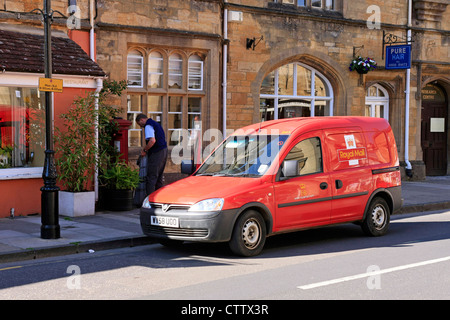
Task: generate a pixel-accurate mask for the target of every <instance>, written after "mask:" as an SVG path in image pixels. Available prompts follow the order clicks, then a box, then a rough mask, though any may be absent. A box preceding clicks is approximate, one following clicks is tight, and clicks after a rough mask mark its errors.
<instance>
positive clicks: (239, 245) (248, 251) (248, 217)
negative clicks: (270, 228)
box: [229, 210, 266, 257]
mask: <svg viewBox="0 0 450 320" xmlns="http://www.w3.org/2000/svg"><path fill="white" fill-rule="evenodd" d="M265 242H266V224H265V222H264V219H263V218H262V217H261V215H260V214H259V213H258V212H257V211H254V210H248V211H246V212H244V213H243V214H242V215H241V216H240V217H239V219H238V220H237V222H236V224H235V226H234V229H233V235H232V236H231V240H230V242H229V246H230V249H231V251H232V252H233V253H235V254H237V255H240V256H245V257H251V256H256V255H258V254H259V253H261V251H262V249H263V247H264V243H265Z"/></svg>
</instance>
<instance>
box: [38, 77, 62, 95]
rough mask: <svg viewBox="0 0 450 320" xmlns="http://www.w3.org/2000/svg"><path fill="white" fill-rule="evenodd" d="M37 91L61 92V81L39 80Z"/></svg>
mask: <svg viewBox="0 0 450 320" xmlns="http://www.w3.org/2000/svg"><path fill="white" fill-rule="evenodd" d="M39 91H50V92H63V80H62V79H51V78H39Z"/></svg>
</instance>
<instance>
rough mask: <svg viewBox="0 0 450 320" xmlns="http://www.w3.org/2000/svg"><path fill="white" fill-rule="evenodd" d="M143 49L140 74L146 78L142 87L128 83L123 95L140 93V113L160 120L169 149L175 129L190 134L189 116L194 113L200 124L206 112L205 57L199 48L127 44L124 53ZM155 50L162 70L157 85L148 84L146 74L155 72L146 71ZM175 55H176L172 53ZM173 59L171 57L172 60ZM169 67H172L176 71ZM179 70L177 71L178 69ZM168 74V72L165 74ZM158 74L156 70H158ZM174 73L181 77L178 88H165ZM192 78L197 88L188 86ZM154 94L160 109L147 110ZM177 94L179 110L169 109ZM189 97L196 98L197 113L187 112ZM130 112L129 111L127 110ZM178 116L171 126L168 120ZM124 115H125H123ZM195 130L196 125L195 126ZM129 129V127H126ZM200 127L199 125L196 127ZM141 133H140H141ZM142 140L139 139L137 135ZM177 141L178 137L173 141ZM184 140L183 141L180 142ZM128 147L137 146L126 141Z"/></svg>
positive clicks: (148, 79)
mask: <svg viewBox="0 0 450 320" xmlns="http://www.w3.org/2000/svg"><path fill="white" fill-rule="evenodd" d="M133 51H137V52H143V61H144V64H143V70H142V71H143V74H144V75H145V74H146V75H147V78H146V79H144V83H143V86H142V87H138V86H128V88H127V95H136V94H139V95H141V96H142V113H144V114H146V115H147V116H149V117H152V118H153V119H154V120H155V121H158V119H157V118H155V115H156V117H158V116H159V117H160V118H159V120H160V121H159V122H160V123H161V125H162V127H163V129H164V131H165V132H166V142H167V143H168V146H169V148H171V147H174V146H175V145H174V142H173V141H171V140H172V139H171V136H172V134H173V133H174V132H175V131H179V132H180V137H181V133H183V131H184V130H186V132H189V133H191V132H192V131H193V130H194V128H192V127H191V124H190V123H189V118H190V116H195V115H198V116H199V118H200V123H203V119H202V115H203V114H205V112H206V110H205V109H206V105H207V104H206V103H205V99H207V98H208V97H207V94H206V92H205V83H206V80H205V60H206V53H203V52H201V51H199V50H190V49H188V48H186V49H180V48H166V47H161V46H158V47H139V48H136V47H131V48H128V52H129V53H130V52H133ZM155 52H158V53H159V54H160V55H161V57H159V59H162V61H163V63H162V66H163V70H162V77H161V79H162V84H161V86H160V87H157V88H156V87H155V88H153V87H150V86H149V85H150V75H151V74H155V73H154V72H153V73H151V72H150V66H151V60H150V58H151V55H152V53H155ZM174 55H177V56H174ZM192 57H198V59H197V60H192V59H195V58H192ZM174 59H175V60H174ZM172 63H176V65H173V64H172ZM192 66H195V67H197V71H198V72H197V73H196V74H193V73H192V70H189V69H190V67H192ZM173 67H176V69H177V70H176V71H177V72H175V73H174V71H175V69H174V68H173ZM178 71H180V72H181V73H180V72H178ZM169 73H170V74H169ZM127 74H128V61H127ZM158 74H159V73H158ZM172 75H173V76H176V77H177V79H181V81H182V86H181V88H178V87H175V88H170V87H169V81H170V80H171V76H172ZM193 78H194V79H195V80H196V81H197V82H196V83H197V84H199V85H200V87H199V88H193V87H190V85H191V84H190V81H191V80H192V79H193ZM153 96H158V97H160V99H161V110H160V111H159V112H153V111H151V110H150V101H149V99H150V97H153ZM177 97H181V99H182V100H181V110H177V111H174V110H169V103H170V101H171V100H172V99H173V98H177ZM190 98H196V99H200V102H199V104H200V112H190V111H189V110H188V109H189V106H188V101H189V99H190ZM127 108H128V107H127ZM127 112H128V110H127ZM129 113H133V112H129ZM177 115H179V116H178V117H179V119H178V120H177V121H179V122H180V127H179V128H178V127H177V128H173V127H172V124H171V123H170V121H171V117H173V116H175V117H177ZM127 116H128V115H127ZM196 129H197V128H196ZM129 130H132V129H129ZM200 130H202V129H201V127H200ZM142 136H143V135H142ZM141 140H142V138H141ZM177 141H180V140H177ZM183 143H184V142H183ZM128 147H129V148H137V147H136V146H131V145H130V144H128Z"/></svg>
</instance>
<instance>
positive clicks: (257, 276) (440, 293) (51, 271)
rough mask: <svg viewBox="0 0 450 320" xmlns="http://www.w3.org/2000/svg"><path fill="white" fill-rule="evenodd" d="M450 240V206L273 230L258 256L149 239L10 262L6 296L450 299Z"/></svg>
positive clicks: (1, 275) (2, 289)
mask: <svg viewBox="0 0 450 320" xmlns="http://www.w3.org/2000/svg"><path fill="white" fill-rule="evenodd" d="M448 248H450V211H438V212H427V213H421V214H404V215H397V216H393V217H392V222H391V226H390V231H389V233H388V234H387V235H385V236H383V237H379V238H372V237H366V236H364V235H363V234H362V232H361V229H360V227H358V226H356V225H353V224H345V225H339V226H333V227H329V228H324V229H315V230H309V231H302V232H297V233H292V234H286V235H280V236H276V237H272V238H269V239H268V241H267V245H266V247H265V249H264V250H263V252H262V254H261V255H260V256H257V257H252V258H238V257H235V256H233V255H231V254H230V252H229V251H228V248H227V246H226V245H215V244H187V245H184V246H183V247H182V248H180V249H168V248H165V247H163V246H161V245H159V244H151V245H143V246H139V247H134V248H121V249H114V250H105V251H99V252H94V253H80V254H76V255H66V256H64V257H53V258H44V259H38V260H27V261H17V262H9V263H3V264H0V299H1V300H8V299H151V300H158V299H163V300H167V299H170V300H180V299H183V300H186V299H187V300H189V301H190V300H195V301H196V304H197V305H201V303H202V301H205V300H208V299H213V300H223V301H229V300H237V301H239V300H249V299H251V300H253V299H255V300H261V299H262V300H264V301H265V300H272V299H275V300H277V299H281V300H290V299H292V300H298V299H301V300H307V299H333V300H334V299H364V300H365V299H382V300H386V299H387V300H390V299H394V300H395V299H449V298H450V251H449V249H448ZM184 303H185V304H187V303H188V302H184ZM205 303H206V302H205ZM183 306H184V304H183ZM269 306H270V305H269ZM224 310H225V309H224ZM224 310H221V312H225V311H224ZM179 312H181V310H180V309H179V308H178V309H174V310H170V313H175V314H176V313H179ZM217 312H219V311H218V309H216V314H217Z"/></svg>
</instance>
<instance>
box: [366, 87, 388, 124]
mask: <svg viewBox="0 0 450 320" xmlns="http://www.w3.org/2000/svg"><path fill="white" fill-rule="evenodd" d="M364 115H365V116H366V117H377V118H384V119H386V120H389V94H388V92H387V91H386V89H384V88H383V87H382V86H380V85H379V84H374V85H372V86H370V87H369V88H367V90H366V103H365V109H364Z"/></svg>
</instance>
